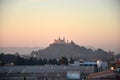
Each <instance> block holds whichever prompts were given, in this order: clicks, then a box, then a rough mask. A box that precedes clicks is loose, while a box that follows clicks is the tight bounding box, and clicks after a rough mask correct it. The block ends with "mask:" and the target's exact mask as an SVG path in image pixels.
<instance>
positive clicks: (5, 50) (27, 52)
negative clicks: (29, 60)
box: [0, 47, 43, 55]
mask: <svg viewBox="0 0 120 80" xmlns="http://www.w3.org/2000/svg"><path fill="white" fill-rule="evenodd" d="M39 49H43V48H41V47H0V53H5V54H15V53H17V52H18V53H19V54H21V55H30V53H31V52H32V51H36V50H39Z"/></svg>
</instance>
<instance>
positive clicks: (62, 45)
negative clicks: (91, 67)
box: [31, 38, 111, 60]
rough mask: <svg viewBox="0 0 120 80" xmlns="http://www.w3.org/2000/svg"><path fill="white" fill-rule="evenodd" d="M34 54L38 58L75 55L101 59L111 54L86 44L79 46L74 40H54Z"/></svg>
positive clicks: (85, 58)
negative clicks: (88, 47) (89, 47)
mask: <svg viewBox="0 0 120 80" xmlns="http://www.w3.org/2000/svg"><path fill="white" fill-rule="evenodd" d="M31 55H32V56H34V55H36V56H37V58H60V57H63V56H65V57H67V58H70V57H73V58H76V59H84V60H91V59H101V60H107V59H109V58H110V56H111V55H110V54H109V53H108V52H107V51H104V50H103V49H97V50H94V51H93V50H92V49H87V48H85V47H84V46H79V45H77V44H75V43H74V42H73V41H71V42H70V43H68V42H65V40H64V39H63V40H61V39H60V38H59V39H58V40H54V43H52V44H50V45H49V46H48V47H47V48H45V49H43V50H38V51H32V53H31Z"/></svg>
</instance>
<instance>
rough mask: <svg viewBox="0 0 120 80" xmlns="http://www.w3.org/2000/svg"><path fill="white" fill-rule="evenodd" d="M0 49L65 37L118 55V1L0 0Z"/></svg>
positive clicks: (44, 42)
mask: <svg viewBox="0 0 120 80" xmlns="http://www.w3.org/2000/svg"><path fill="white" fill-rule="evenodd" d="M0 4H1V6H0V10H1V11H0V17H1V18H0V47H13V46H14V47H26V46H27V47H35V46H40V47H47V46H48V45H49V44H50V43H52V42H53V40H54V39H57V38H58V37H65V38H66V39H68V40H73V41H74V42H75V43H77V44H79V45H81V46H93V47H96V48H103V49H105V50H111V51H115V52H117V53H120V45H119V44H120V22H119V20H120V1H119V0H1V3H0Z"/></svg>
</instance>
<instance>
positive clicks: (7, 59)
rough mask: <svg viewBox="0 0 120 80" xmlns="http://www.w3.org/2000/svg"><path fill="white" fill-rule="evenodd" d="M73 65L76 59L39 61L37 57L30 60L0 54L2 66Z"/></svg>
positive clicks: (64, 58) (62, 58)
mask: <svg viewBox="0 0 120 80" xmlns="http://www.w3.org/2000/svg"><path fill="white" fill-rule="evenodd" d="M69 63H70V64H73V63H74V59H73V58H72V57H71V58H70V59H68V58H67V57H61V58H60V59H56V58H54V59H46V58H43V59H41V58H40V59H38V58H36V57H30V58H27V59H25V58H23V57H21V56H20V55H19V54H17V55H13V54H4V53H1V54H0V66H4V65H7V64H9V65H68V64H69Z"/></svg>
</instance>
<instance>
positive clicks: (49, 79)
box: [0, 66, 94, 80]
mask: <svg viewBox="0 0 120 80" xmlns="http://www.w3.org/2000/svg"><path fill="white" fill-rule="evenodd" d="M90 73H94V66H3V67H0V80H82V79H83V78H84V76H85V75H87V74H90Z"/></svg>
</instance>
